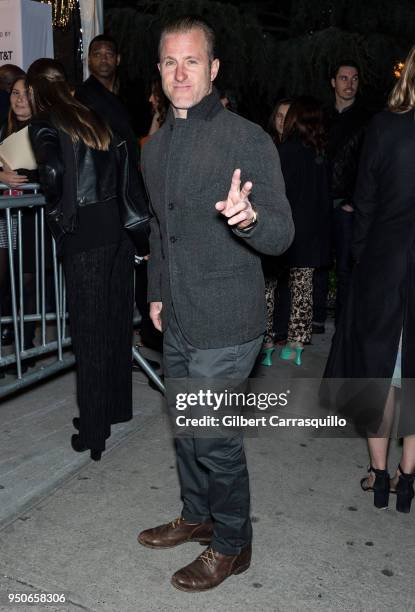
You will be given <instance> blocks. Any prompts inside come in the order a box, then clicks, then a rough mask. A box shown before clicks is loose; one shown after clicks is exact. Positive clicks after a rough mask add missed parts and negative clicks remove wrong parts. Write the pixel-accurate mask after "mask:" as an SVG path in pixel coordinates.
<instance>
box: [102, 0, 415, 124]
mask: <svg viewBox="0 0 415 612" xmlns="http://www.w3.org/2000/svg"><path fill="white" fill-rule="evenodd" d="M125 4H129V6H125ZM120 5H121V6H120ZM273 6H274V4H273V3H270V2H260V1H259V2H256V3H255V5H254V4H253V3H249V2H241V3H230V2H219V1H214V0H211V1H209V0H165V1H159V2H157V1H150V0H144V1H141V2H130V3H128V2H127V3H124V2H123V3H121V2H116V3H112V4H111V2H109V3H108V9H107V11H106V29H107V30H108V31H110V32H111V33H112V34H113V35H114V36H115V37H116V38H117V39H118V41H119V44H120V47H121V51H122V54H123V65H124V69H125V71H126V73H127V74H128V77H129V79H130V80H136V79H143V80H144V81H149V80H150V78H151V76H152V74H153V73H154V71H155V69H156V62H157V41H158V37H159V32H160V29H161V26H162V24H163V23H164V22H165V21H166V20H167V19H169V18H171V17H173V16H176V15H179V14H185V13H196V14H200V15H201V16H203V17H205V18H206V19H207V20H208V21H210V22H211V23H212V25H213V26H214V27H215V30H216V32H217V40H218V44H217V51H218V57H219V58H220V60H221V70H220V78H219V85H220V86H222V87H225V88H227V89H231V90H233V91H234V92H235V94H236V95H237V98H239V102H240V104H241V106H242V107H243V110H244V112H245V113H246V114H248V115H249V116H251V117H252V118H253V119H254V120H262V121H264V118H265V115H267V114H268V113H269V111H270V108H271V106H272V105H273V104H274V102H275V101H276V99H277V98H278V97H280V96H282V95H284V96H285V95H298V94H306V93H307V94H312V95H314V96H316V97H318V98H321V99H323V100H325V101H328V100H329V98H330V95H331V89H330V85H329V78H328V75H329V71H330V68H331V67H332V66H333V64H335V63H336V62H337V61H338V60H339V59H340V58H347V59H354V60H355V61H357V62H358V64H359V65H360V66H361V69H362V84H363V93H364V96H365V97H366V98H367V99H368V101H369V103H370V104H372V105H374V106H375V105H376V104H377V105H380V104H381V103H382V101H383V100H384V98H385V96H386V94H387V92H388V91H389V89H390V88H391V85H392V84H393V79H394V77H393V66H394V64H395V62H397V61H399V60H402V59H404V57H405V55H406V53H407V52H408V50H409V48H410V46H411V44H412V37H413V31H414V25H415V4H414V2H412V1H410V0H394V1H392V2H391V1H390V0H365V1H364V2H362V1H361V0H360V1H359V0H331V1H330V0H313V2H310V1H309V0H291V2H288V0H287V1H286V2H285V3H284V5H282V4H281V7H280V8H279V4H277V8H276V9H275V8H272V7H273ZM271 18H272V22H273V23H277V24H278V25H277V26H273V27H272V28H271V27H270V25H269V22H270V20H271Z"/></svg>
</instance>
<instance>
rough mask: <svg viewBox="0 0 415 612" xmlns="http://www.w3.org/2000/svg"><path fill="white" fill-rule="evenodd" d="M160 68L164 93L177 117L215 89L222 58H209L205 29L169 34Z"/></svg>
mask: <svg viewBox="0 0 415 612" xmlns="http://www.w3.org/2000/svg"><path fill="white" fill-rule="evenodd" d="M159 70H160V74H161V80H162V85H163V90H164V93H165V94H166V96H167V98H168V99H169V100H170V102H171V103H172V105H173V107H174V111H175V115H176V117H181V118H186V116H187V109H189V108H191V107H192V106H195V105H196V104H198V103H199V102H200V101H201V100H202V99H203V98H204V97H205V96H206V95H207V94H209V93H210V92H211V91H212V82H213V81H214V79H215V78H216V75H217V73H218V70H219V60H218V59H214V60H213V61H212V62H210V61H209V56H208V51H207V41H206V37H205V34H204V32H203V30H201V29H199V28H194V29H193V30H189V32H181V33H173V34H166V35H165V36H164V38H163V41H162V46H161V49H160V63H159Z"/></svg>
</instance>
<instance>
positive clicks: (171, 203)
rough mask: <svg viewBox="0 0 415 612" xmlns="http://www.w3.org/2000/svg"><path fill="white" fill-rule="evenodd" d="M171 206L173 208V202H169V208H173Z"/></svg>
mask: <svg viewBox="0 0 415 612" xmlns="http://www.w3.org/2000/svg"><path fill="white" fill-rule="evenodd" d="M173 208H174V204H173V202H169V210H173Z"/></svg>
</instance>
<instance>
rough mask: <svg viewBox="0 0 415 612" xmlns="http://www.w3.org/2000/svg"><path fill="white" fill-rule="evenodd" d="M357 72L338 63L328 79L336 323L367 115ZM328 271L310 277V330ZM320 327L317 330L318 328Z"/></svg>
mask: <svg viewBox="0 0 415 612" xmlns="http://www.w3.org/2000/svg"><path fill="white" fill-rule="evenodd" d="M359 77H360V71H359V67H358V65H357V64H356V63H355V62H354V61H353V60H342V61H340V62H338V63H337V65H336V66H335V68H334V70H333V72H332V76H331V80H330V82H331V86H332V88H333V90H334V95H335V101H334V106H333V107H331V109H330V110H329V111H328V119H329V143H328V151H327V152H328V157H329V160H330V162H331V172H332V176H331V195H332V198H333V207H334V210H333V244H334V251H335V257H336V277H337V292H336V321H337V320H338V318H339V315H340V312H341V309H342V307H343V305H344V302H345V300H346V298H347V293H348V288H349V282H350V276H351V271H352V263H353V262H352V256H351V242H352V233H353V192H354V188H355V183H356V179H357V170H358V164H359V156H360V150H361V147H362V143H363V136H364V128H365V125H366V123H367V121H368V119H369V114H368V112H367V111H366V110H365V109H364V108H362V106H360V104H359V103H358V101H357V93H358V88H359ZM327 279H328V271H327V270H325V269H323V270H319V271H316V273H315V277H314V302H315V303H314V317H313V318H314V321H313V331H314V333H316V332H317V333H318V332H319V331H321V330H322V329H324V327H323V326H324V320H325V302H326V299H327V289H328V284H327ZM319 328H320V329H319Z"/></svg>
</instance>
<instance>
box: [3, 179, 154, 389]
mask: <svg viewBox="0 0 415 612" xmlns="http://www.w3.org/2000/svg"><path fill="white" fill-rule="evenodd" d="M38 189H39V185H37V184H26V185H24V186H22V187H20V186H19V190H21V191H24V192H27V191H30V192H31V193H24V194H23V195H18V196H13V195H12V190H9V188H8V187H7V185H1V184H0V193H3V195H2V196H1V195H0V218H3V219H5V222H6V232H7V243H8V244H7V249H8V269H9V276H10V296H11V313H10V312H5V313H2V312H0V398H1V397H5V396H7V395H9V394H11V393H14V392H15V391H19V390H21V389H23V388H25V387H27V386H29V385H32V384H33V383H36V382H38V381H40V380H43V379H45V378H47V377H49V376H52V375H54V374H56V373H58V372H60V371H61V370H64V369H66V368H69V367H71V366H73V365H74V363H75V357H74V355H73V353H72V352H71V350H70V349H71V338H70V336H69V335H68V331H70V330H69V329H68V328H69V327H70V321H69V322H68V313H67V310H66V292H65V281H64V274H63V269H62V264H61V262H60V261H59V259H58V258H57V254H56V245H55V241H54V240H53V239H52V238H51V237H50V236H48V233H47V232H45V214H44V204H45V200H44V197H43V195H41V194H40V193H38ZM4 194H5V195H4ZM27 209H32V211H33V212H32V214H33V215H34V234H35V235H34V237H33V239H34V247H35V248H34V256H35V271H34V279H32V288H34V291H35V299H34V300H32V301H34V302H35V304H36V306H35V308H34V310H35V312H31V313H28V312H26V311H25V290H24V266H23V239H24V237H23V232H22V228H23V215H24V214H25V212H26V214H27ZM47 240H50V241H51V242H50V246H51V249H50V250H51V259H52V266H51V270H50V271H49V269H47V267H46V261H45V258H46V252H47V250H49V249H47V248H46V247H49V244H47ZM49 263H50V262H49ZM33 280H34V283H33ZM50 281H51V282H50ZM3 285H4V279H3ZM30 322H32V323H33V322H35V323H39V324H40V344H39V346H35V347H31V348H28V347H26V346H25V343H24V335H25V334H24V332H25V323H26V324H27V323H30ZM68 323H69V325H68ZM135 323H137V321H135ZM5 326H11V328H12V335H13V342H12V344H11V345H8V346H4V345H2V332H3V330H4V328H5ZM51 326H53V329H51ZM52 332H53V333H54V335H55V338H50V336H51V333H52ZM48 336H49V337H48ZM132 355H133V358H134V359H135V361H136V362H137V363H138V364H139V366H140V367H141V368H142V370H143V371H144V373H145V374H146V375H147V377H148V378H149V379H151V380H152V381H153V382H154V384H155V385H156V386H157V387H158V388H159V389H160V391H161V392H163V393H164V390H165V389H164V385H163V383H162V381H161V379H160V378H159V376H158V375H157V374H156V373H155V372H154V370H153V369H152V368H151V366H150V365H149V364H148V363H147V361H146V360H145V358H144V357H143V356H142V355H141V354H140V352H139V350H137V348H135V347H133V349H132ZM30 358H36V360H37V365H36V367H33V368H30V369H29V368H27V367H25V366H26V363H27V361H26V360H28V359H30ZM40 360H42V361H41V362H40ZM10 372H11V373H10Z"/></svg>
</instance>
